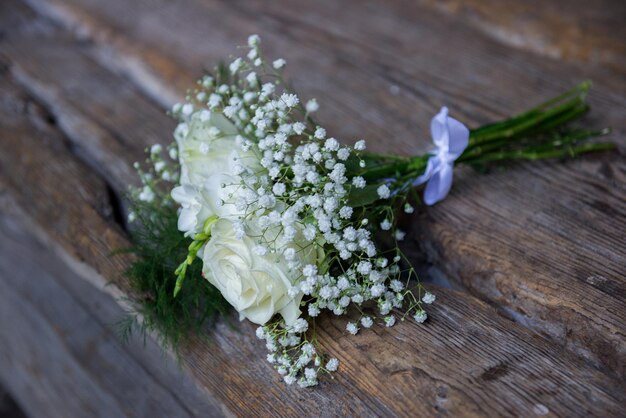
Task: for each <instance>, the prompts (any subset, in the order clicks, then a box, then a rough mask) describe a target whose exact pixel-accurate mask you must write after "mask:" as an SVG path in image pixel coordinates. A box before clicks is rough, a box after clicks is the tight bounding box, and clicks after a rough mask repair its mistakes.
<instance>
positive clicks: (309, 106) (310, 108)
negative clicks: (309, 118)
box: [305, 99, 320, 113]
mask: <svg viewBox="0 0 626 418" xmlns="http://www.w3.org/2000/svg"><path fill="white" fill-rule="evenodd" d="M319 108H320V106H319V104H317V100H315V99H311V100H309V101H308V102H306V105H305V109H306V111H307V113H314V112H317V111H318V109H319Z"/></svg>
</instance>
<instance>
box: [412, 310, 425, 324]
mask: <svg viewBox="0 0 626 418" xmlns="http://www.w3.org/2000/svg"><path fill="white" fill-rule="evenodd" d="M426 318H428V315H427V314H426V312H425V311H417V313H416V314H415V315H413V319H415V321H416V322H419V323H420V324H423V323H424V322H425V321H426Z"/></svg>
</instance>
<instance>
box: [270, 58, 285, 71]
mask: <svg viewBox="0 0 626 418" xmlns="http://www.w3.org/2000/svg"><path fill="white" fill-rule="evenodd" d="M285 64H287V61H285V60H284V59H282V58H279V59H277V60H275V61H274V62H273V63H272V67H274V69H276V70H279V69H281V68H283V67H284V66H285Z"/></svg>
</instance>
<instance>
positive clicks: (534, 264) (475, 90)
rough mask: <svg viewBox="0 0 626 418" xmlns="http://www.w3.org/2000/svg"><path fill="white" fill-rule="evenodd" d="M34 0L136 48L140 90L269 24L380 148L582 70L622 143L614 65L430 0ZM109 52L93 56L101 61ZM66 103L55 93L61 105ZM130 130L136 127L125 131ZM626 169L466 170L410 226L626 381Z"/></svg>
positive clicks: (325, 99)
mask: <svg viewBox="0 0 626 418" xmlns="http://www.w3.org/2000/svg"><path fill="white" fill-rule="evenodd" d="M33 2H34V3H35V4H37V5H38V6H39V7H40V9H41V10H45V11H48V12H50V13H52V12H54V14H55V15H56V16H57V17H58V18H59V19H61V20H64V21H65V22H72V24H73V25H81V27H82V28H83V29H87V30H88V31H90V32H91V33H92V34H93V36H94V37H95V38H96V39H97V40H99V41H100V42H110V43H111V44H112V45H114V48H116V49H117V50H118V52H119V53H120V55H121V56H122V57H124V56H125V57H126V59H115V60H108V61H107V62H106V64H107V65H111V66H112V67H115V68H117V69H118V70H119V69H120V68H122V69H124V71H126V73H128V74H130V75H131V76H132V74H135V76H134V78H135V80H136V81H137V80H139V79H143V76H144V75H145V74H147V73H150V74H152V77H151V78H149V80H150V85H146V84H144V85H143V88H144V89H146V90H149V91H150V92H151V93H150V94H151V95H153V96H156V97H161V102H169V101H170V100H171V98H172V96H173V94H172V93H171V92H172V89H173V90H178V92H182V91H184V88H185V87H187V86H189V85H191V83H192V80H193V78H195V77H196V76H197V74H198V73H199V69H200V68H202V67H203V65H205V64H206V63H210V62H215V61H217V60H218V59H220V58H223V57H225V56H227V55H228V53H230V52H232V50H233V48H232V45H234V44H236V43H241V42H243V39H242V38H243V35H242V34H244V33H252V32H258V33H260V34H261V35H263V36H264V37H265V38H266V40H267V42H266V43H267V47H268V50H269V53H270V54H281V55H285V56H287V57H288V58H289V61H290V65H291V67H292V69H291V75H293V77H294V79H295V84H296V86H297V87H298V88H299V89H301V90H302V91H303V92H304V93H305V94H306V95H307V96H317V97H318V99H320V102H322V103H323V104H324V105H325V108H324V107H323V108H322V112H321V113H320V120H321V121H322V122H323V123H324V124H325V125H328V126H330V128H331V130H332V131H333V132H335V133H337V134H338V135H340V136H341V137H343V138H356V137H357V135H365V136H366V138H369V139H370V140H371V139H377V138H380V139H381V140H380V142H376V141H371V142H370V143H372V144H373V145H372V147H373V148H374V149H376V150H388V149H389V147H390V146H391V144H393V147H394V149H397V150H399V151H400V152H405V153H410V152H416V151H418V150H424V149H425V144H426V142H425V141H424V140H421V141H417V140H415V139H414V138H415V136H416V132H417V131H418V129H417V127H419V126H421V127H426V126H428V125H427V123H428V118H429V117H430V115H431V114H433V113H434V111H435V106H436V105H439V104H442V103H448V104H449V105H453V107H454V109H455V113H457V114H459V115H460V116H461V117H462V118H463V119H464V120H467V121H470V122H476V123H480V122H486V121H488V120H490V119H492V118H495V117H502V116H505V115H507V114H510V113H512V112H514V111H518V110H521V109H523V108H524V107H526V106H530V105H532V104H533V103H535V102H536V101H538V100H540V99H543V98H546V97H548V96H550V95H552V94H555V93H556V92H558V91H559V90H562V89H564V88H566V87H567V86H568V85H570V84H573V83H574V82H577V81H580V80H581V79H583V78H585V77H592V78H593V79H594V81H597V86H596V89H595V92H594V93H593V94H592V96H591V101H592V104H593V106H594V109H595V110H594V114H593V117H592V118H589V119H588V123H590V124H593V125H595V126H604V125H613V127H614V128H615V135H613V136H612V139H613V140H615V141H618V142H619V143H620V144H622V145H623V144H624V143H625V141H624V138H626V137H625V135H624V127H623V111H622V109H623V108H624V107H626V99H625V97H624V93H625V92H626V82H625V81H624V79H623V77H621V78H620V77H618V76H619V74H620V72H619V68H618V67H616V66H608V67H604V66H602V65H599V63H598V61H596V60H591V62H588V63H580V62H573V63H568V64H564V63H559V62H557V61H555V60H552V59H549V58H546V57H544V56H537V55H534V54H530V53H528V52H526V51H517V50H513V49H511V48H510V47H509V46H508V45H504V46H503V45H501V44H499V43H498V42H495V41H494V40H493V39H492V38H491V37H490V36H489V35H485V34H483V33H481V31H477V30H475V29H474V28H471V27H468V25H464V24H463V23H462V22H459V20H458V19H457V18H455V17H454V16H452V17H451V16H449V14H448V13H439V12H437V11H434V10H432V7H430V6H429V7H424V6H419V5H411V6H409V5H406V4H404V3H402V6H394V5H391V6H382V5H380V4H377V3H371V2H369V3H367V2H366V3H364V2H358V4H357V3H351V2H342V3H341V4H336V3H334V2H328V3H325V4H323V5H320V4H319V3H316V4H315V5H310V4H303V5H301V7H298V8H293V7H282V6H281V5H280V4H276V3H273V4H271V5H267V4H266V3H264V2H254V1H247V2H245V3H243V2H229V3H228V4H221V3H220V4H217V3H205V2H196V1H192V0H190V1H187V2H183V1H180V2H173V3H172V2H164V3H159V2H158V1H156V2H155V1H150V2H135V3H134V4H133V9H132V10H127V4H126V2H117V1H110V2H107V3H106V5H105V4H104V3H102V2H99V1H97V0H90V1H81V2H77V1H74V0H33ZM155 4H158V5H160V6H159V7H155ZM123 10H126V12H125V13H122V11H123ZM122 15H124V16H125V17H124V18H121V17H120V16H122ZM601 16H606V15H601ZM374 17H375V18H374ZM610 17H611V16H610V15H609V18H610ZM601 21H602V20H601ZM181 22H185V23H184V24H181ZM320 22H323V23H320ZM547 26H549V25H544V26H541V27H542V28H545V27H547ZM613 26H614V25H613ZM396 27H401V28H402V30H397V29H394V28H396ZM545 30H551V29H545ZM619 30H620V29H619V28H617V29H616V31H615V32H614V34H613V35H611V36H616V38H615V40H614V42H613V43H611V44H610V45H609V46H608V48H609V49H611V51H617V50H618V49H619V47H618V46H619V45H620V40H619V38H618V34H619V33H620V32H619ZM550 33H552V32H550ZM467 39H471V40H472V42H471V44H468V43H467ZM194 40H198V41H197V42H195V41H194ZM200 40H207V41H200ZM209 40H210V42H209ZM22 42H23V43H22V44H21V45H22V46H20V47H15V48H14V49H16V50H17V51H18V52H17V53H16V52H15V51H14V52H13V57H14V58H15V60H16V61H17V62H18V63H19V65H20V66H21V68H22V70H23V71H24V73H25V74H27V75H28V76H27V80H28V82H29V83H30V82H32V83H35V82H40V83H43V84H44V85H48V86H51V85H62V84H63V78H59V77H56V78H55V77H52V76H51V75H50V76H49V75H48V74H44V73H45V72H44V71H42V70H41V68H43V67H44V66H43V65H42V63H43V62H45V57H41V55H44V54H45V53H42V54H41V55H39V54H37V53H32V54H29V56H28V57H26V56H24V55H26V54H24V53H22V54H20V53H19V51H21V50H25V48H27V47H28V48H32V45H31V44H30V43H28V41H27V40H22ZM594 42H596V41H594ZM31 43H32V42H31ZM615 45H618V46H615ZM68 48H70V49H71V47H69V46H68ZM598 48H600V47H598ZM100 50H101V49H100V48H94V49H93V50H90V51H89V53H91V54H92V55H93V56H96V57H97V56H101V55H102V53H100V52H98V51H100ZM107 51H108V50H107ZM35 52H36V48H35ZM38 57H39V58H38ZM137 57H140V59H141V60H142V63H143V64H142V70H141V71H139V72H137V71H136V67H137V65H136V63H137V60H138V58H137ZM77 59H78V58H77ZM101 61H102V60H101ZM102 62H104V61H102ZM111 62H113V64H111ZM159 79H160V80H161V83H160V85H159V84H158V80H159ZM155 80H157V85H155ZM85 83H87V81H85ZM139 83H140V84H141V81H140V80H139ZM394 86H395V87H394ZM35 90H39V89H35ZM60 96H61V97H60V98H61V99H63V97H62V96H63V95H62V94H61V95H60ZM61 102H63V100H61ZM58 103H59V101H58V100H56V98H55V100H51V101H49V104H50V105H51V106H52V107H53V108H54V107H57V108H58V106H59V104H58ZM83 103H85V101H84V100H83ZM120 105H122V104H121V103H118V102H116V103H115V106H116V107H117V106H120ZM113 106H114V104H113V103H111V104H110V106H109V109H112V108H113ZM416 109H418V110H421V112H417V113H416V112H415V110H416ZM66 110H68V109H60V110H58V112H57V113H59V114H63V113H65V112H66ZM69 110H70V111H71V110H72V109H69ZM70 114H71V112H70ZM154 120H155V121H156V119H154ZM153 123H155V124H157V123H158V124H159V129H160V128H161V126H164V125H165V124H163V125H161V124H160V122H153ZM133 131H134V129H133V127H132V126H128V128H127V129H125V134H126V135H134V133H133ZM139 136H140V135H136V137H139ZM625 171H626V164H625V163H624V159H623V156H622V155H617V154H614V155H602V156H592V157H586V158H585V159H583V160H579V161H575V162H570V163H567V164H566V165H555V164H554V163H551V164H550V165H548V164H525V165H523V166H519V167H516V168H513V169H510V170H508V171H507V172H506V173H504V174H498V173H495V174H492V175H489V176H482V177H480V179H478V178H476V174H474V173H470V172H469V171H467V170H466V171H462V172H460V173H459V174H458V175H457V177H456V179H457V180H456V182H455V188H454V190H453V192H452V194H451V196H450V198H449V199H448V200H447V201H445V202H444V203H443V204H440V205H439V206H438V207H437V208H434V209H433V210H427V211H425V214H424V215H423V216H421V217H420V218H418V219H417V220H416V221H415V222H414V225H413V226H412V230H413V234H412V237H413V238H412V240H411V243H413V244H418V245H419V248H420V250H421V251H422V253H423V254H425V255H426V257H427V259H428V261H429V262H431V263H433V264H435V265H437V266H438V267H439V268H440V269H442V270H443V271H445V272H446V273H447V274H448V275H449V276H450V277H451V278H452V279H453V280H455V281H456V282H457V283H461V284H463V285H464V286H465V287H467V288H468V289H470V291H471V292H472V293H473V294H475V295H478V296H480V297H481V298H484V299H486V300H488V301H490V303H493V304H495V305H496V306H500V307H501V308H502V310H503V311H504V312H507V313H508V315H509V316H510V317H511V318H513V319H515V320H516V321H518V322H520V323H522V324H524V325H526V326H530V327H532V328H533V329H535V330H537V331H540V332H543V333H545V334H546V335H549V336H551V337H552V338H554V339H555V340H556V341H558V342H559V343H560V344H562V345H563V346H565V347H568V348H571V349H572V350H574V351H575V352H577V353H579V354H582V355H584V356H585V357H586V358H587V359H589V360H590V361H592V362H593V363H595V364H597V365H598V366H601V367H604V368H605V369H607V370H610V371H612V372H614V373H616V374H617V375H619V376H622V377H623V376H624V374H625V373H626V332H625V329H624V324H625V323H626V302H625V295H626V277H625V275H624V272H623V266H624V265H625V264H626V259H625V258H624V257H625V256H624V254H626V243H625V242H624V240H623V234H624V230H625V229H626V227H625V226H624V225H625V223H626V221H625V215H624V214H625V213H626V207H625V206H626V203H624V202H626V191H625V189H624V187H623V186H620V185H623V184H624V181H623V179H624V172H625ZM529 179H532V180H531V181H529ZM486 202H488V203H486Z"/></svg>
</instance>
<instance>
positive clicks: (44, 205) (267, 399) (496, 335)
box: [0, 71, 626, 416]
mask: <svg viewBox="0 0 626 418" xmlns="http://www.w3.org/2000/svg"><path fill="white" fill-rule="evenodd" d="M0 86H1V89H2V96H3V101H2V102H1V105H2V108H1V111H0V115H1V116H0V128H1V132H2V136H1V138H2V147H3V152H2V153H0V167H1V168H0V185H1V187H2V190H3V193H5V194H7V195H9V196H10V197H11V199H13V200H14V201H15V202H16V203H17V205H18V206H19V207H20V208H22V210H23V211H24V215H25V216H28V217H29V218H30V219H31V220H32V221H31V222H32V226H33V227H34V228H35V229H37V230H38V231H39V232H40V233H41V234H45V235H46V236H47V239H48V240H50V242H53V243H55V244H56V247H55V250H56V251H57V252H59V253H61V252H63V253H64V254H66V257H68V258H70V259H72V260H74V262H73V263H72V264H71V266H72V267H73V268H76V265H75V264H79V263H80V262H81V260H82V262H83V263H85V264H88V265H92V264H93V265H94V270H95V269H97V271H98V272H99V273H100V274H96V272H95V271H94V272H92V273H91V274H92V276H95V277H92V280H94V281H98V280H99V281H100V284H99V285H100V286H104V282H105V278H111V279H113V278H115V279H116V280H115V284H114V285H110V286H106V287H104V289H105V290H107V291H109V292H113V293H115V291H116V290H115V288H118V289H120V290H121V291H122V292H128V289H127V288H126V285H125V283H124V281H123V280H119V279H118V278H119V274H120V272H121V270H122V269H123V268H124V265H125V262H124V260H123V259H118V258H117V257H114V258H110V257H106V256H104V254H106V253H108V252H110V251H111V249H113V248H119V247H120V246H123V245H124V244H125V242H126V240H125V238H124V236H123V233H122V231H121V230H120V228H119V227H118V226H117V225H116V224H115V223H114V221H113V219H111V218H110V217H109V216H108V215H107V211H106V210H102V207H106V206H107V204H108V201H107V200H106V199H105V198H103V195H102V190H103V189H106V185H105V183H104V181H103V180H102V178H101V177H100V176H98V175H96V174H95V173H94V172H93V171H90V170H89V169H88V167H87V166H85V165H84V164H81V163H80V162H78V161H77V159H76V158H75V155H74V154H73V153H72V148H71V147H68V144H67V142H66V139H64V138H63V136H62V135H60V134H59V132H58V129H57V127H55V126H51V125H50V124H49V123H48V121H49V119H50V118H49V115H47V113H46V112H45V111H44V110H43V109H41V108H40V107H39V106H38V105H37V104H36V103H34V102H33V99H32V98H31V97H30V96H29V95H28V94H26V93H24V92H23V91H22V90H21V88H20V87H17V86H16V84H15V81H14V80H12V76H11V75H10V73H9V72H8V71H5V73H4V75H3V78H2V82H1V83H0ZM119 158H120V160H122V161H125V158H127V156H126V155H120V156H119ZM111 176H115V173H112V174H111ZM107 180H109V179H107ZM102 237H106V239H102ZM78 270H81V269H78ZM3 283H5V282H4V280H3ZM96 284H97V283H96ZM23 286H24V289H25V291H27V289H28V288H29V287H30V286H29V284H28V283H27V282H26V281H23ZM3 290H4V289H3ZM58 290H59V291H60V290H61V289H58ZM436 292H437V294H438V295H439V298H440V300H441V302H440V303H439V304H437V306H435V307H434V309H433V311H432V318H433V320H432V321H431V322H430V324H429V326H418V325H417V324H415V323H413V322H406V323H401V324H399V325H398V326H397V327H394V328H393V329H385V328H374V329H372V330H371V331H367V332H364V333H363V334H361V335H359V336H356V337H350V338H349V337H348V336H346V335H345V332H344V331H343V329H344V326H345V321H347V319H345V318H344V319H339V320H337V319H335V318H328V317H326V318H323V319H322V322H321V324H320V325H321V326H320V332H319V338H320V341H321V343H322V345H323V346H324V347H325V348H326V349H328V350H329V351H330V352H332V353H333V354H335V355H338V356H339V357H340V360H341V361H342V368H341V373H339V374H338V375H337V378H336V380H335V381H334V382H330V381H325V382H323V383H322V384H321V385H320V386H319V387H317V388H314V389H312V390H310V391H302V390H299V389H298V388H295V387H286V386H284V385H283V384H281V383H280V380H279V377H278V376H277V375H276V374H275V373H274V372H273V370H272V369H271V367H270V366H269V364H267V363H266V362H265V360H264V347H263V346H262V344H260V343H259V341H258V340H256V338H255V337H254V332H253V326H252V325H251V324H248V323H242V324H241V325H240V326H238V327H236V328H235V329H233V328H231V327H229V326H228V325H226V324H219V325H218V327H217V329H215V330H207V334H208V336H209V339H210V343H207V342H206V341H204V340H202V339H199V338H194V339H193V340H192V341H191V342H190V343H189V344H188V345H187V346H185V347H184V348H183V356H184V358H185V370H186V371H187V373H188V375H189V376H192V377H193V378H194V379H195V380H196V381H197V382H198V383H199V384H200V385H201V386H202V387H203V388H204V389H205V390H206V391H207V392H208V393H209V394H211V396H213V397H214V398H215V399H217V400H218V401H219V402H220V403H221V405H222V408H223V409H224V410H227V411H229V412H232V413H234V414H236V415H242V416H251V415H256V416H268V415H272V416H296V415H298V416H300V415H311V414H316V415H317V414H319V415H320V416H346V415H348V416H391V415H404V416H436V415H452V416H485V415H522V416H527V415H531V414H538V413H544V412H545V411H548V412H551V413H552V414H554V415H564V416H583V415H589V414H591V415H594V414H595V415H603V414H612V415H616V414H619V413H620V411H621V408H622V405H623V403H624V402H625V401H626V395H624V387H623V384H622V383H621V382H619V381H617V380H616V379H613V378H611V377H609V376H607V375H606V374H604V373H602V372H600V371H598V370H597V369H595V368H594V367H592V366H590V365H589V364H587V363H586V362H584V361H583V360H581V359H580V358H577V357H576V356H574V355H572V354H571V353H569V352H567V351H561V350H559V348H558V347H556V346H555V345H554V344H552V343H550V342H549V341H548V340H547V339H545V338H543V337H541V336H538V335H535V334H534V333H532V332H530V331H529V330H527V329H525V328H524V327H522V326H520V325H517V324H515V323H513V322H511V321H509V320H507V319H505V318H503V317H501V316H499V315H498V314H497V313H496V311H495V310H494V309H493V308H492V307H490V306H488V305H487V304H484V303H481V302H479V301H477V300H476V299H475V298H473V297H471V296H468V295H466V294H462V293H459V292H454V291H451V290H446V289H437V290H436ZM11 295H12V294H11ZM75 296H76V297H77V298H79V299H80V292H79V294H78V295H75ZM18 297H19V295H15V296H11V299H12V300H13V299H15V298H18ZM3 312H4V311H3ZM33 315H34V314H33ZM35 323H40V321H35V320H33V321H30V322H24V325H23V327H24V328H32V327H35ZM41 332H44V330H43V329H42V331H41ZM46 332H49V331H46ZM51 338H52V337H51ZM43 354H45V352H44V353H43ZM43 354H42V355H43ZM88 389H89V387H88V386H85V391H88ZM85 396H87V394H86V395H85ZM90 396H92V395H91V394H90ZM93 396H95V395H93ZM86 399H89V398H86ZM94 402H95V401H94ZM313 411H314V412H313ZM537 411H539V412H537ZM70 412H71V411H70Z"/></svg>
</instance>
